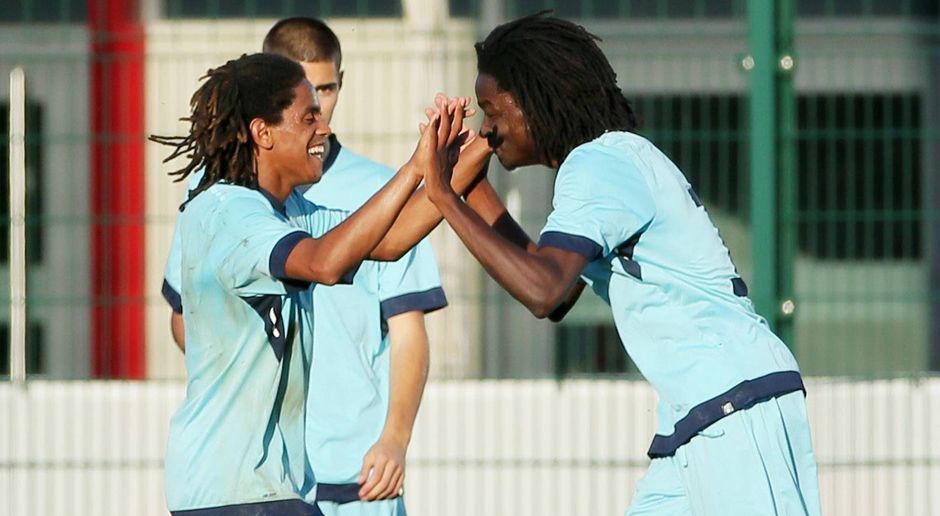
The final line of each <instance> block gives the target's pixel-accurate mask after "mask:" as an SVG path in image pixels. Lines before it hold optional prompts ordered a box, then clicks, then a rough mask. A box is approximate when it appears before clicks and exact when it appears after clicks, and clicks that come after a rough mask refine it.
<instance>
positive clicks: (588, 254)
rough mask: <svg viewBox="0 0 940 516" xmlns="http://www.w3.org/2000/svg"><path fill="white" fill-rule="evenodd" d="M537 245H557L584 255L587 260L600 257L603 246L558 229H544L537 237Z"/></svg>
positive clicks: (559, 247)
mask: <svg viewBox="0 0 940 516" xmlns="http://www.w3.org/2000/svg"><path fill="white" fill-rule="evenodd" d="M539 247H557V248H558V249H564V250H565V251H571V252H573V253H578V254H580V255H581V256H584V257H585V258H587V259H588V261H591V260H596V259H597V258H600V256H601V251H603V248H602V247H601V246H599V245H598V244H597V242H595V241H593V240H591V239H590V238H587V237H583V236H581V235H571V234H568V233H562V232H560V231H546V232H545V233H542V236H541V237H540V238H539Z"/></svg>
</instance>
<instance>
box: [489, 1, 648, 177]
mask: <svg viewBox="0 0 940 516" xmlns="http://www.w3.org/2000/svg"><path fill="white" fill-rule="evenodd" d="M547 12H549V11H543V12H540V13H538V14H534V15H531V16H526V17H524V18H520V19H518V20H513V21H511V22H508V23H505V24H503V25H500V26H498V27H496V28H495V29H493V31H492V32H490V34H489V36H487V37H486V39H485V40H483V41H481V42H479V43H477V44H476V45H475V48H476V53H477V71H478V72H479V73H485V74H488V75H490V76H492V77H493V78H494V79H496V82H497V84H498V85H499V88H500V89H501V90H503V91H508V92H509V93H510V94H512V96H513V97H514V98H515V99H516V101H517V102H519V106H520V108H521V109H522V112H523V113H524V114H525V117H526V121H527V122H528V124H529V129H530V130H531V131H532V138H533V140H534V141H535V149H536V152H537V153H538V155H539V158H540V159H542V160H544V161H545V162H547V163H552V162H557V163H559V164H560V163H562V162H563V161H564V160H565V158H567V157H568V153H570V152H571V150H572V149H574V148H575V147H577V146H578V145H581V144H582V143H586V142H588V141H591V140H593V139H594V138H597V137H598V136H600V135H602V134H604V133H605V132H606V131H633V130H635V129H636V126H637V120H636V115H635V114H634V113H633V109H632V108H631V107H630V103H629V102H627V99H626V97H624V95H623V92H622V91H621V90H620V87H619V86H617V74H616V73H615V72H614V70H613V68H612V67H611V66H610V62H609V61H608V60H607V58H606V57H605V56H604V53H603V52H601V50H600V48H599V47H598V46H597V41H600V38H598V37H597V36H595V35H593V34H591V33H590V32H588V31H587V30H585V29H584V27H582V26H580V25H576V24H574V23H571V22H569V21H566V20H562V19H559V18H554V17H549V16H546V13H547Z"/></svg>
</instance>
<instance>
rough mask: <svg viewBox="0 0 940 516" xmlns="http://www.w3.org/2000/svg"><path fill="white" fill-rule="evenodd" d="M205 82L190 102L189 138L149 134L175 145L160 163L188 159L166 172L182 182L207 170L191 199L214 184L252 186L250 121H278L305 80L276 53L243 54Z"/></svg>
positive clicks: (294, 65)
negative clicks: (183, 163)
mask: <svg viewBox="0 0 940 516" xmlns="http://www.w3.org/2000/svg"><path fill="white" fill-rule="evenodd" d="M202 79H205V80H206V81H205V82H204V83H203V84H202V86H200V87H199V89H197V90H196V92H195V93H194V94H193V96H192V99H191V100H190V101H189V106H190V110H191V114H190V116H189V117H187V118H183V120H184V121H187V122H189V123H190V126H189V134H188V135H187V136H156V135H152V136H150V140H151V141H154V142H157V143H160V144H163V145H168V146H170V147H174V149H173V152H172V153H171V154H170V155H169V157H167V158H166V159H165V160H164V163H165V162H167V161H170V160H173V159H175V158H177V157H179V156H184V155H185V156H186V157H187V158H189V163H187V164H186V166H184V167H183V168H181V169H179V170H176V171H173V172H170V175H171V176H177V178H176V180H177V181H182V180H183V179H185V178H186V177H187V176H189V174H191V173H193V172H194V171H196V170H199V169H202V168H204V169H205V172H204V174H203V177H202V179H201V180H200V182H199V185H198V186H197V187H196V188H195V189H193V190H192V191H191V192H190V194H189V199H192V198H193V197H195V196H196V195H198V194H199V193H200V192H202V191H203V190H205V189H206V188H208V187H209V186H211V185H213V184H214V183H216V182H217V181H220V180H224V181H225V182H227V183H229V184H234V185H239V186H246V187H249V188H256V187H257V186H258V173H257V170H255V144H254V140H253V139H252V137H251V128H250V124H251V121H252V120H254V119H255V118H261V119H262V120H264V121H265V122H267V123H269V124H275V125H276V124H279V123H281V121H282V119H283V116H282V112H283V111H284V109H286V108H287V107H288V106H290V105H291V103H292V102H293V101H294V88H295V87H297V85H298V84H300V83H301V82H302V81H303V80H304V79H305V77H304V70H303V68H301V67H300V65H299V64H297V63H296V62H294V61H292V60H290V59H288V58H286V57H283V56H279V55H274V54H251V55H242V56H241V57H239V58H238V59H233V60H231V61H228V62H227V63H225V64H224V65H222V66H219V67H217V68H213V69H210V70H209V71H208V72H206V75H205V76H203V77H202Z"/></svg>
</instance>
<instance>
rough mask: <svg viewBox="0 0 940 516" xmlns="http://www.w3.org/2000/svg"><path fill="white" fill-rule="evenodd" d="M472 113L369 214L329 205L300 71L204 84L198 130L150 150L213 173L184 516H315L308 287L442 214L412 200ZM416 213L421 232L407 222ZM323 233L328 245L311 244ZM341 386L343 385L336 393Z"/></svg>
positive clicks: (175, 446)
mask: <svg viewBox="0 0 940 516" xmlns="http://www.w3.org/2000/svg"><path fill="white" fill-rule="evenodd" d="M465 105H466V103H465V102H464V101H462V100H461V101H456V102H452V103H450V104H449V105H446V106H445V105H442V104H439V105H438V106H437V110H436V112H435V114H434V116H433V117H432V120H431V122H430V123H429V124H428V125H427V126H425V127H424V128H423V130H422V135H421V140H420V141H419V143H418V146H417V148H416V150H415V153H414V155H413V156H412V158H411V159H410V160H409V161H408V162H407V163H406V164H405V165H404V166H403V167H402V168H401V169H400V170H399V171H398V173H397V174H395V176H394V177H393V178H392V179H391V180H390V181H389V182H388V184H387V185H386V186H385V187H383V188H382V189H381V190H380V191H379V192H378V193H377V194H376V195H375V196H374V197H373V198H372V199H370V200H369V202H367V203H366V204H365V205H364V206H363V207H362V208H361V209H360V210H358V211H357V212H355V213H353V214H351V215H348V214H346V213H345V212H338V211H333V210H327V209H322V208H318V207H317V206H314V205H312V204H310V203H309V202H308V201H306V200H304V199H303V197H302V195H301V194H300V193H299V192H297V191H296V190H295V188H296V187H297V186H299V185H303V184H309V183H315V182H316V181H317V180H318V179H319V177H320V175H321V174H322V169H323V160H324V154H325V147H324V142H325V141H326V138H327V136H328V134H329V130H328V128H327V127H326V123H325V121H324V120H323V118H322V117H321V113H320V105H319V102H318V99H317V95H316V93H315V90H314V88H313V86H312V85H311V83H310V82H309V81H308V80H307V79H306V78H305V76H304V70H303V68H302V67H301V66H300V65H299V64H298V63H296V62H294V61H292V60H291V59H288V58H286V57H282V56H278V55H271V54H254V55H247V56H242V57H241V58H239V59H235V60H231V61H229V62H227V63H226V64H224V65H223V66H220V67H218V68H215V69H213V70H210V71H209V73H208V74H207V76H206V80H205V82H204V83H203V85H202V86H201V87H200V88H199V89H198V90H197V91H196V93H195V94H194V95H193V97H192V100H191V102H190V106H191V115H190V117H189V118H188V119H187V120H188V121H189V122H190V132H189V134H188V135H187V136H182V137H159V136H155V137H152V138H151V139H152V140H154V141H156V142H158V143H163V144H166V145H169V146H172V147H174V150H173V152H172V153H171V154H170V156H169V157H168V158H167V160H168V161H169V160H172V159H174V158H176V157H178V156H186V158H188V160H189V161H188V163H187V164H186V165H185V166H184V167H183V168H182V169H180V170H178V171H176V172H173V173H171V174H172V175H176V176H179V177H180V179H185V178H186V177H187V176H188V175H189V174H191V173H193V172H194V171H197V170H204V172H203V175H202V177H201V179H200V180H199V182H198V184H197V185H196V186H195V188H194V189H192V190H191V192H190V194H189V198H188V200H187V201H186V203H185V204H184V206H183V208H182V213H181V214H180V217H179V236H180V240H181V272H182V275H181V286H182V288H181V295H182V306H183V317H184V320H185V331H186V342H187V349H186V370H187V389H186V398H185V399H184V401H183V404H182V406H181V407H180V409H179V410H178V411H177V412H176V414H175V415H174V416H173V419H172V421H171V423H170V437H169V442H168V445H167V457H166V466H165V467H166V482H167V484H166V495H167V505H168V507H169V509H170V511H171V512H172V513H173V514H175V515H200V516H212V515H234V514H253V515H293V514H298V515H316V514H322V513H320V511H319V510H318V509H317V507H316V506H315V505H312V504H308V503H306V502H305V501H304V497H305V496H308V495H309V492H310V490H311V489H312V488H313V487H314V481H315V480H314V476H313V472H312V471H311V468H310V465H309V463H308V462H307V461H306V458H305V453H304V401H305V391H306V386H307V374H308V372H309V365H310V364H309V356H310V346H312V344H313V343H312V325H311V317H310V316H311V313H310V312H311V297H310V291H309V289H308V288H307V287H308V286H309V284H311V283H320V284H327V285H332V284H335V283H337V282H338V281H339V280H340V278H341V277H343V276H344V275H346V274H347V273H348V272H349V271H350V270H353V269H355V267H356V266H357V265H358V264H359V263H360V262H361V261H362V260H363V259H365V258H366V257H371V258H373V259H387V260H394V259H397V258H398V257H400V256H401V255H402V254H403V252H404V250H407V249H409V248H410V247H412V246H414V245H415V244H416V243H417V242H418V241H419V240H420V239H422V238H423V237H424V236H425V235H427V233H428V232H429V231H430V230H431V229H432V228H433V227H434V226H435V225H436V223H437V221H439V220H440V215H439V214H438V213H437V212H436V210H435V209H434V207H433V206H431V205H430V203H428V202H427V201H426V200H425V199H424V198H423V194H421V195H417V196H415V195H413V194H414V191H415V189H416V188H417V187H418V185H419V183H420V182H421V180H422V177H423V176H424V175H426V174H427V172H428V171H430V170H432V169H441V168H445V167H447V168H449V167H451V166H453V161H454V158H455V157H456V156H455V148H454V146H455V145H456V143H455V141H456V140H457V137H458V134H459V133H460V131H461V129H462V120H463V116H464V112H463V108H464V107H465ZM403 210H409V213H411V215H412V216H410V217H409V219H410V223H409V224H408V225H402V224H398V223H395V224H394V225H393V223H394V222H395V220H396V218H397V217H398V216H399V214H400V213H402V211H403ZM314 237H316V238H314ZM337 388H342V387H341V386H337Z"/></svg>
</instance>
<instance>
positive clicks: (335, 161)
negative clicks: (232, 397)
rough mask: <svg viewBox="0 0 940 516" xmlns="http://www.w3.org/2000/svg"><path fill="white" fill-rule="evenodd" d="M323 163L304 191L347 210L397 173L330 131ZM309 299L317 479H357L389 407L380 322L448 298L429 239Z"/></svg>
mask: <svg viewBox="0 0 940 516" xmlns="http://www.w3.org/2000/svg"><path fill="white" fill-rule="evenodd" d="M326 163H327V166H328V168H326V172H325V173H324V174H323V178H322V179H321V180H320V182H319V183H317V184H315V185H313V186H312V187H310V188H309V189H308V190H306V192H305V193H304V196H305V197H306V198H307V199H309V200H310V201H312V202H313V203H314V204H318V205H323V206H328V207H330V208H339V209H342V210H348V211H353V210H356V209H358V208H359V207H360V206H362V205H363V204H364V203H365V202H366V201H367V200H368V199H369V198H370V197H371V196H372V195H373V194H374V193H375V192H376V191H378V190H379V189H380V188H381V187H382V186H384V185H385V184H386V183H387V182H388V181H389V180H390V179H391V178H392V176H393V175H394V173H395V172H394V171H393V170H391V169H389V168H388V167H385V166H383V165H379V164H377V163H375V162H373V161H370V160H368V159H366V158H364V157H362V156H359V155H357V154H355V153H353V152H351V151H349V150H348V149H346V148H345V147H342V146H341V145H340V144H339V142H338V141H337V140H336V139H335V138H334V139H332V141H331V151H330V157H329V158H328V159H327V162H326ZM313 300H314V301H313V303H314V307H315V310H314V335H315V342H316V343H317V345H316V346H315V347H314V352H313V353H314V354H313V371H312V374H311V376H310V389H309V395H308V401H307V413H308V418H307V434H306V435H307V451H308V454H309V458H310V461H311V463H312V464H313V468H314V471H316V474H317V479H318V481H320V482H325V483H331V484H349V483H354V482H356V480H357V479H358V477H359V471H360V469H361V468H362V459H363V458H364V456H365V454H366V452H367V451H368V450H369V448H370V447H372V445H373V444H375V442H376V440H377V439H378V438H379V435H380V434H381V432H382V428H383V426H384V424H385V418H386V414H387V412H388V399H389V341H388V335H387V331H386V326H385V322H386V321H387V320H388V319H389V318H391V317H393V316H395V315H399V314H402V313H405V312H410V311H415V310H417V311H423V312H429V311H432V310H436V309H439V308H442V307H444V306H446V304H447V300H446V298H445V296H444V291H443V290H442V288H441V280H440V276H439V274H438V270H437V263H436V262H435V260H434V255H433V253H432V251H431V246H430V243H429V242H428V241H427V239H425V240H424V241H422V242H421V243H419V244H418V246H417V247H415V248H414V249H413V250H411V251H410V252H409V253H408V254H406V255H405V256H404V257H402V258H401V259H400V260H398V261H396V262H382V263H378V262H368V261H367V262H363V265H362V267H360V269H359V271H358V272H357V273H356V276H355V278H354V279H353V282H352V285H336V286H331V287H326V286H323V285H317V286H315V287H314V289H313ZM383 503H384V502H383Z"/></svg>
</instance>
